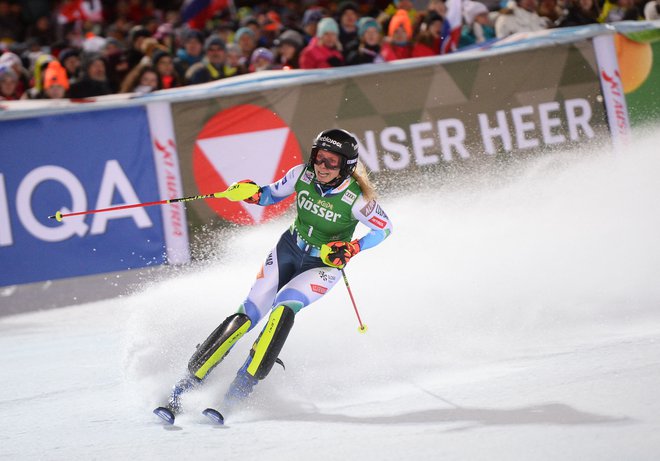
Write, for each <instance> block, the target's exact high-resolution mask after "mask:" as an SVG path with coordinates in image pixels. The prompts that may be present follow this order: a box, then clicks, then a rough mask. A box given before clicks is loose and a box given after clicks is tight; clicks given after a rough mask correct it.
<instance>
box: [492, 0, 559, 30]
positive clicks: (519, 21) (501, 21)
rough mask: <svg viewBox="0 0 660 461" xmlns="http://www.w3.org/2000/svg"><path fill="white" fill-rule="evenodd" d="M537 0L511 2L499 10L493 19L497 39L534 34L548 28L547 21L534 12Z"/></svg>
mask: <svg viewBox="0 0 660 461" xmlns="http://www.w3.org/2000/svg"><path fill="white" fill-rule="evenodd" d="M537 7H538V3H537V0H511V1H509V3H507V7H506V8H504V9H502V10H500V13H499V15H498V16H497V19H495V35H496V36H497V38H504V37H508V36H509V35H513V34H516V33H518V32H536V31H538V30H544V29H547V28H548V25H549V23H548V19H547V18H542V17H541V16H539V15H538V13H537V12H536V9H537Z"/></svg>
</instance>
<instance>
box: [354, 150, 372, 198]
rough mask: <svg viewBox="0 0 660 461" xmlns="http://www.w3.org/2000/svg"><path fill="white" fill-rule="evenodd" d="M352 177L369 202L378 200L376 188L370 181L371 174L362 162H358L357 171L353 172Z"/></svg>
mask: <svg viewBox="0 0 660 461" xmlns="http://www.w3.org/2000/svg"><path fill="white" fill-rule="evenodd" d="M351 176H353V179H355V181H357V183H358V185H359V186H360V189H361V190H362V195H363V196H364V199H365V200H366V201H367V202H370V201H371V200H375V199H376V197H377V196H376V188H375V187H374V185H373V184H372V183H371V181H370V180H369V173H368V172H367V169H366V168H365V167H364V164H363V163H362V162H361V161H359V160H358V164H357V166H356V167H355V171H353V174H352V175H351Z"/></svg>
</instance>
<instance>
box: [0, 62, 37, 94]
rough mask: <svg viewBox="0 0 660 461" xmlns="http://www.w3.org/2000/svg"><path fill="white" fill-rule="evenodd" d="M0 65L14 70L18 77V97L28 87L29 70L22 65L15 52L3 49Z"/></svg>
mask: <svg viewBox="0 0 660 461" xmlns="http://www.w3.org/2000/svg"><path fill="white" fill-rule="evenodd" d="M0 67H6V68H8V69H11V70H13V71H14V73H15V74H16V77H17V78H18V83H17V84H16V92H17V93H18V97H19V98H20V97H22V96H23V94H24V93H25V92H26V91H27V90H28V88H30V72H28V70H27V69H26V68H25V67H24V66H23V61H22V60H21V58H20V57H19V56H18V55H17V54H16V53H12V52H11V51H5V52H4V53H3V54H2V55H1V56H0Z"/></svg>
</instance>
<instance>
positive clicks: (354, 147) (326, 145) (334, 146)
mask: <svg viewBox="0 0 660 461" xmlns="http://www.w3.org/2000/svg"><path fill="white" fill-rule="evenodd" d="M319 150H326V151H328V152H332V153H334V154H338V155H339V157H340V158H341V168H340V170H339V176H338V177H337V179H335V180H334V181H332V184H329V185H339V184H340V183H342V182H343V181H344V180H345V179H346V178H348V177H349V176H350V175H351V174H353V171H355V167H356V166H357V162H358V143H357V139H355V138H354V137H353V135H352V134H350V133H349V132H348V131H346V130H342V129H340V128H332V129H330V130H325V131H321V132H320V133H319V134H318V135H317V136H316V139H314V143H313V144H312V154H311V156H310V157H309V166H310V167H311V168H313V167H314V162H315V161H316V153H317V152H318V151H319Z"/></svg>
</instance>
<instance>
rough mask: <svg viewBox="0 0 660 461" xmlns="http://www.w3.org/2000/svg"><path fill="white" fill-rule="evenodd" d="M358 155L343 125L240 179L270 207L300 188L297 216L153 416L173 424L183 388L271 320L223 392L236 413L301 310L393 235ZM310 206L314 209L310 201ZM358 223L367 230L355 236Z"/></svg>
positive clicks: (252, 197)
mask: <svg viewBox="0 0 660 461" xmlns="http://www.w3.org/2000/svg"><path fill="white" fill-rule="evenodd" d="M358 158H359V153H358V142H357V140H356V139H355V137H353V135H351V134H350V133H349V132H347V131H345V130H342V129H337V128H334V129H329V130H325V131H322V132H321V133H319V134H318V135H317V137H316V139H315V140H314V141H313V144H312V149H311V155H310V160H309V161H308V162H307V163H305V164H300V165H297V166H295V167H293V168H292V169H291V170H289V171H288V172H287V173H286V174H285V175H284V177H282V178H281V179H279V180H278V181H277V182H275V183H273V184H269V185H264V186H258V185H257V184H256V183H254V182H253V181H250V180H244V181H241V182H240V183H238V185H239V186H241V185H242V186H245V187H246V190H248V191H249V192H246V193H245V194H247V195H246V198H245V199H244V201H245V202H247V203H249V204H253V205H259V206H268V205H273V204H275V203H278V202H280V201H281V200H283V199H285V198H287V197H289V196H292V195H293V194H294V193H297V196H298V200H297V201H296V204H297V215H296V217H295V219H294V222H293V224H292V225H291V226H289V227H288V228H287V229H286V230H285V231H284V233H283V234H282V235H281V237H280V238H279V240H278V242H277V244H276V245H275V247H274V248H273V249H272V250H271V251H270V253H269V254H268V256H267V257H266V259H265V262H264V264H263V265H262V268H261V270H260V272H259V276H258V277H257V279H256V280H255V282H254V284H253V286H252V288H251V289H250V291H249V293H248V295H247V296H246V298H245V300H244V301H243V303H242V304H241V305H240V306H239V308H238V309H237V311H236V312H235V313H234V314H231V315H230V316H229V317H227V318H226V319H225V320H224V321H223V322H222V323H221V324H220V326H218V327H217V328H216V329H215V330H214V331H213V332H212V333H211V334H210V335H209V337H208V338H207V339H206V340H205V341H203V342H202V343H201V344H200V345H199V346H198V347H197V349H196V350H195V352H194V353H193V355H192V357H191V359H190V360H189V362H188V367H187V372H186V374H185V376H184V377H183V379H181V380H180V381H179V382H177V383H176V385H175V386H174V388H173V389H172V391H171V393H170V396H169V399H168V402H167V404H166V406H165V407H158V408H156V409H155V410H154V413H155V414H156V415H158V416H159V417H161V418H162V419H164V420H166V421H167V422H169V423H170V424H172V423H174V421H175V418H176V415H177V414H178V413H180V411H181V409H182V395H183V393H184V392H186V391H189V390H192V389H194V388H195V387H197V386H199V385H200V384H202V383H203V381H204V380H205V379H206V378H207V376H208V375H209V373H210V371H211V370H212V369H214V368H216V366H217V365H219V364H220V362H221V361H222V360H223V358H224V357H225V355H226V354H227V353H228V352H229V351H230V350H231V349H232V347H233V346H234V345H235V344H236V342H237V341H239V340H240V338H241V337H242V336H244V335H245V333H247V332H248V331H250V330H251V329H252V328H254V327H256V326H257V325H258V324H259V322H260V321H261V320H262V319H265V318H268V321H267V322H266V326H265V327H264V329H263V330H262V333H261V335H259V336H258V338H257V339H256V341H255V342H254V344H253V346H252V351H251V352H250V353H249V354H248V357H247V360H246V361H245V363H244V364H243V366H242V367H241V368H240V369H239V370H238V373H237V374H236V376H235V378H234V380H233V382H232V383H231V385H230V387H229V390H228V391H227V393H226V394H225V401H224V403H223V407H222V408H223V409H225V410H229V411H231V409H232V408H234V406H235V405H237V404H240V402H242V401H244V399H246V398H247V397H248V396H249V395H250V394H251V393H252V391H253V389H254V386H255V385H256V384H257V383H258V382H259V381H260V380H263V379H265V378H266V377H267V376H268V374H269V373H270V371H271V369H272V367H273V366H274V365H275V363H277V362H278V355H279V354H280V352H281V350H282V347H283V346H284V344H285V341H286V339H287V336H288V334H289V332H290V330H291V328H292V327H293V324H294V319H295V317H296V316H297V315H298V314H299V313H300V311H301V310H302V309H305V308H306V307H307V306H309V305H311V304H313V303H314V302H316V301H318V300H320V299H321V298H322V297H323V296H324V295H325V294H327V293H329V292H330V290H331V289H332V288H333V287H334V286H336V285H337V283H341V280H342V272H341V271H343V269H344V267H345V266H346V265H347V264H348V263H349V262H350V261H351V260H352V259H353V258H354V257H356V255H358V254H360V253H361V252H363V251H364V250H367V249H370V248H373V247H375V246H376V245H379V244H381V243H382V242H383V241H384V240H385V239H386V238H388V237H389V236H390V235H391V233H392V231H393V226H392V222H391V220H390V218H389V217H388V216H387V214H386V213H385V211H383V209H382V207H381V206H380V205H379V203H378V202H377V201H376V193H375V189H374V187H373V186H372V185H371V183H370V182H369V179H368V176H367V174H366V170H365V168H364V167H363V166H362V164H359V163H358ZM239 190H240V189H239ZM312 203H313V204H314V206H313V207H312V206H308V204H312ZM312 209H313V211H310V210H312ZM317 211H321V212H322V213H320V212H317ZM358 223H362V224H363V225H364V226H366V229H367V230H368V232H367V233H366V234H365V235H364V236H362V237H360V238H354V235H353V234H354V232H355V229H356V226H357V224H358ZM280 362H281V361H280Z"/></svg>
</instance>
